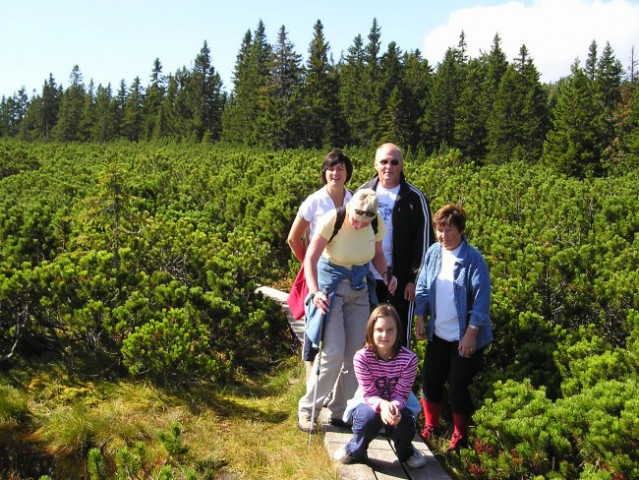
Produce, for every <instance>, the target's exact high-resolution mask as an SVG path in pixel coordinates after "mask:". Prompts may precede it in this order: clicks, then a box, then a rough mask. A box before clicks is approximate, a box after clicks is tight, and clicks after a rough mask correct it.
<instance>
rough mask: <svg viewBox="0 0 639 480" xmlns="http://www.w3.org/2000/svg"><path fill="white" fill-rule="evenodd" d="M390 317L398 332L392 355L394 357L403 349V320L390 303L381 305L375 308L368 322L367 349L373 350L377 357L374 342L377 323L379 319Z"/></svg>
mask: <svg viewBox="0 0 639 480" xmlns="http://www.w3.org/2000/svg"><path fill="white" fill-rule="evenodd" d="M384 317H390V318H392V319H393V320H394V321H395V329H396V330H397V336H396V337H395V344H394V345H393V351H392V355H393V357H394V356H395V355H397V353H398V352H399V350H400V349H401V348H402V334H401V332H402V331H403V328H402V320H401V319H400V318H399V313H397V310H395V307H393V306H392V305H391V304H390V303H380V304H379V305H377V307H375V309H374V310H373V311H372V312H371V315H370V317H368V321H367V322H366V347H367V348H371V349H373V351H374V352H375V355H377V347H375V341H374V337H373V335H374V333H375V322H376V321H377V319H378V318H384Z"/></svg>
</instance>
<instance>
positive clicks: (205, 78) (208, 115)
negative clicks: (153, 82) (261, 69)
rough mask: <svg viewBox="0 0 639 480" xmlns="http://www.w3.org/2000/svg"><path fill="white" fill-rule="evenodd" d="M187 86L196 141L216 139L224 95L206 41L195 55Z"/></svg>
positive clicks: (219, 127)
mask: <svg viewBox="0 0 639 480" xmlns="http://www.w3.org/2000/svg"><path fill="white" fill-rule="evenodd" d="M186 89H187V96H188V101H189V107H190V108H189V109H190V111H191V113H192V119H191V123H192V126H191V128H193V129H194V133H195V138H196V140H197V141H198V142H200V141H202V140H203V139H204V138H209V139H213V140H217V139H218V138H219V137H220V133H221V127H222V109H223V107H224V97H223V94H222V80H221V78H220V75H219V74H218V73H217V72H216V71H215V67H214V66H213V65H212V63H211V51H210V49H209V47H208V44H207V42H206V41H205V42H204V45H203V46H202V48H201V49H200V52H199V54H198V55H197V57H196V58H195V62H194V64H193V71H192V72H191V74H190V76H189V78H188V82H187V83H186Z"/></svg>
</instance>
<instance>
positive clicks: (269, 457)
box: [0, 358, 338, 480]
mask: <svg viewBox="0 0 639 480" xmlns="http://www.w3.org/2000/svg"><path fill="white" fill-rule="evenodd" d="M55 373H56V375H59V374H60V373H61V372H60V371H59V370H56V372H55ZM51 374H52V371H49V372H46V373H43V374H42V375H43V376H42V377H32V378H31V379H30V381H29V382H26V383H27V385H26V386H25V389H24V390H23V392H24V395H25V396H26V397H28V398H29V402H28V408H29V412H30V415H31V421H32V425H33V426H34V429H33V432H34V434H33V435H32V436H31V438H32V439H33V440H34V441H37V442H40V443H41V444H42V445H44V448H45V450H46V451H47V453H48V454H50V455H57V456H71V457H73V456H78V455H79V456H80V458H84V460H86V453H83V452H87V451H88V449H89V448H92V447H96V446H97V447H98V448H100V449H101V450H102V451H103V452H104V453H105V454H106V455H107V456H111V457H112V456H114V455H115V453H116V452H117V451H118V450H119V449H121V448H122V447H124V446H128V447H132V446H134V445H135V444H136V443H138V442H142V443H143V444H144V445H145V448H146V454H147V456H148V458H147V461H148V462H149V465H151V466H153V465H158V464H161V462H162V461H163V460H165V459H166V457H167V452H166V450H165V449H164V447H163V445H162V444H161V442H159V441H158V433H159V432H161V431H166V430H167V429H168V428H169V426H170V425H172V424H173V423H176V422H178V423H179V424H180V425H181V427H182V432H183V440H184V443H185V444H186V445H187V446H188V447H189V452H188V454H186V455H185V456H184V457H183V458H182V459H180V462H179V464H174V469H175V473H176V476H175V478H184V476H185V472H187V470H189V469H190V470H192V471H196V472H198V474H199V475H200V477H198V478H217V479H224V480H235V479H237V480H240V479H242V480H243V479H247V480H252V479H256V480H257V479H260V480H268V479H273V480H276V479H277V480H286V479H296V480H335V479H337V478H338V475H337V471H336V469H335V467H334V465H333V464H332V462H331V460H330V458H329V457H328V455H327V453H326V451H325V449H324V447H323V443H322V438H321V437H320V436H314V437H313V442H312V445H311V446H310V447H309V446H308V435H307V434H305V433H303V432H301V431H299V430H298V429H297V425H296V418H295V413H296V410H297V401H298V399H299V397H300V396H301V395H302V394H303V393H304V392H303V389H304V384H303V381H302V379H303V378H304V375H305V373H304V367H303V365H302V362H300V361H299V359H298V358H293V359H291V360H290V361H289V362H288V363H287V364H285V365H282V366H281V367H280V368H279V369H278V371H277V372H275V373H274V374H271V375H262V376H260V377H258V378H253V379H249V378H247V379H246V381H245V382H242V385H241V386H236V387H234V388H229V387H226V388H223V389H222V388H214V387H212V386H208V387H201V388H199V389H195V390H190V391H188V392H184V391H181V392H167V391H164V390H162V389H159V388H156V387H154V386H151V385H148V384H144V383H133V382H106V381H101V382H95V383H90V382H80V381H78V380H75V381H73V382H71V381H70V380H69V378H68V377H67V376H64V375H59V376H51ZM45 378H46V381H45V380H44V379H45ZM2 383H3V380H2V379H0V385H2ZM82 455H84V456H82ZM207 472H208V474H207ZM207 475H208V476H207ZM16 478H19V477H16Z"/></svg>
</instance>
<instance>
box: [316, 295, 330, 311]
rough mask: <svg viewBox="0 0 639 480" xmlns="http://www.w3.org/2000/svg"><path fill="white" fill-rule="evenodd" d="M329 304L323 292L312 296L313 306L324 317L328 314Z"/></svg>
mask: <svg viewBox="0 0 639 480" xmlns="http://www.w3.org/2000/svg"><path fill="white" fill-rule="evenodd" d="M329 304H330V302H329V300H328V297H327V296H326V295H324V292H322V291H321V290H318V291H317V292H315V294H314V295H313V305H315V306H316V307H317V308H319V309H320V310H321V311H322V313H323V314H324V315H326V313H327V312H328V306H329Z"/></svg>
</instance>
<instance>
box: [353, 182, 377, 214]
mask: <svg viewBox="0 0 639 480" xmlns="http://www.w3.org/2000/svg"><path fill="white" fill-rule="evenodd" d="M377 205H378V201H377V194H376V193H375V190H373V189H372V188H362V189H361V190H357V191H356V192H355V193H354V194H353V198H351V199H350V201H349V202H348V203H347V204H346V211H347V212H348V215H349V216H350V217H353V218H355V219H356V220H359V221H360V222H370V221H372V220H373V218H375V216H377ZM358 212H359V213H358ZM372 214H374V215H372Z"/></svg>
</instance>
